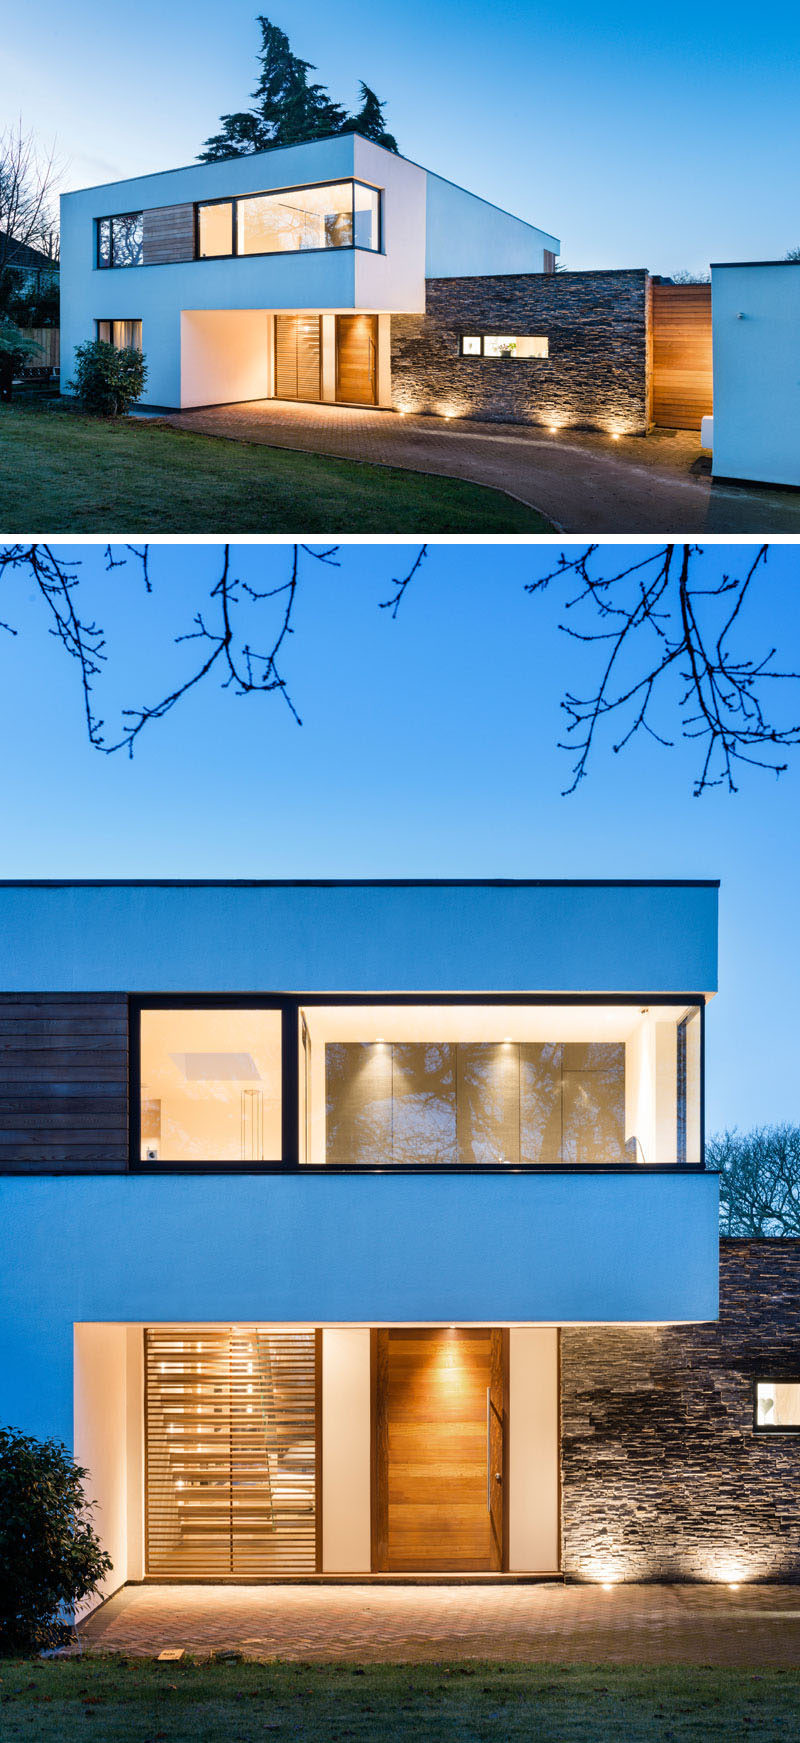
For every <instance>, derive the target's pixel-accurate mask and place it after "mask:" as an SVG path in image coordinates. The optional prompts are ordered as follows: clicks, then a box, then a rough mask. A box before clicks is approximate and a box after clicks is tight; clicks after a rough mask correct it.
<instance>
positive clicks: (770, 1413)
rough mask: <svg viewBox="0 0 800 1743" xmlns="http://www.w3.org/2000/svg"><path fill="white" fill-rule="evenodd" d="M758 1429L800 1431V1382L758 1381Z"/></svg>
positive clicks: (763, 1430)
mask: <svg viewBox="0 0 800 1743" xmlns="http://www.w3.org/2000/svg"><path fill="white" fill-rule="evenodd" d="M756 1428H757V1429H758V1430H760V1431H761V1432H762V1433H769V1432H770V1431H772V1430H780V1429H797V1430H798V1431H800V1380H757V1381H756Z"/></svg>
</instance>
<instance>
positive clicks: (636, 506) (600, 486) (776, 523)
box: [164, 400, 800, 535]
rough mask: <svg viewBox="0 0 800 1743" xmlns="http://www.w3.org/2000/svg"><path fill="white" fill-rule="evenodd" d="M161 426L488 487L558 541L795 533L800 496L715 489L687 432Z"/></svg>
mask: <svg viewBox="0 0 800 1743" xmlns="http://www.w3.org/2000/svg"><path fill="white" fill-rule="evenodd" d="M164 421H165V422H166V423H169V424H172V425H174V426H175V427H176V428H178V429H186V430H193V431H195V432H197V433H205V434H208V435H212V436H222V437H227V438H229V439H230V440H233V441H239V442H264V443H266V444H267V445H268V446H271V447H275V448H295V449H300V450H304V451H305V452H307V453H314V454H329V455H333V456H336V457H338V458H341V459H346V460H367V461H370V462H372V464H374V465H380V466H400V467H403V468H405V469H407V470H410V471H414V472H435V473H439V474H444V475H445V476H447V477H452V478H463V479H467V480H469V481H471V482H472V483H475V484H488V485H492V486H493V487H494V488H495V489H497V490H505V491H507V492H508V493H509V495H511V496H516V497H519V499H520V500H521V501H522V502H525V503H527V504H528V505H529V506H530V507H532V508H537V509H539V511H540V512H541V513H542V514H543V515H545V516H546V517H547V519H548V520H550V521H552V522H553V524H554V526H555V527H556V528H557V529H558V530H559V531H564V532H570V533H660V534H662V535H663V534H665V533H686V534H698V533H711V532H713V533H755V534H758V533H763V534H768V533H778V532H783V533H790V532H795V533H800V490H784V489H767V488H761V489H759V488H757V487H755V486H750V485H737V484H717V483H714V482H713V481H712V479H711V476H710V460H709V457H708V455H707V454H704V453H703V451H702V450H701V448H700V444H699V440H698V438H697V437H696V436H694V435H692V434H691V433H690V432H688V431H685V430H679V431H674V430H657V431H655V432H653V434H652V435H650V436H644V437H636V436H622V437H620V439H619V440H618V441H614V440H613V439H612V438H611V437H610V436H605V435H592V434H579V433H575V432H571V433H570V434H569V435H567V434H564V435H557V436H552V435H548V434H546V433H540V432H539V431H536V432H534V431H532V430H528V429H525V428H524V427H523V426H521V425H517V424H479V423H475V422H473V421H472V420H471V419H466V418H451V419H447V420H445V419H443V418H423V417H411V416H408V417H403V416H400V415H399V414H398V413H395V412H385V411H371V410H362V409H360V408H358V407H352V406H317V405H292V404H290V403H288V402H286V401H276V400H255V401H252V402H250V403H248V404H246V405H233V406H211V407H207V408H205V409H203V410H200V411H186V412H175V413H172V414H165V418H164ZM213 530H214V531H219V532H224V528H222V527H220V528H214V529H213ZM290 530H294V531H297V532H302V528H301V527H298V528H295V529H290ZM386 531H387V533H391V532H392V531H393V528H392V527H391V526H387V528H386Z"/></svg>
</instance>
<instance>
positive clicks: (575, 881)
mask: <svg viewBox="0 0 800 1743" xmlns="http://www.w3.org/2000/svg"><path fill="white" fill-rule="evenodd" d="M719 887H720V880H719V878H0V889H3V890H20V889H21V890H116V889H122V890H138V889H143V890H183V889H189V890H206V889H208V890H295V889H301V890H350V889H354V890H360V889H366V890H373V889H374V890H396V889H400V890H408V889H411V890H416V889H423V890H427V889H442V890H447V889H456V890H484V889H486V890H530V889H533V890H538V889H557V890H558V889H568V890H569V889H578V890H582V889H589V890H595V889H596V890H613V889H626V890H640V889H652V890H669V889H708V890H718V889H719Z"/></svg>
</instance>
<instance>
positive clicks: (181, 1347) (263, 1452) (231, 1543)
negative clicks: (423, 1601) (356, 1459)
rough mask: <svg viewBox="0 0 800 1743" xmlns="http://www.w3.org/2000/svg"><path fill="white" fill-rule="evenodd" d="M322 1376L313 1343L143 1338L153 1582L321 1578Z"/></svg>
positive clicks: (302, 1338)
mask: <svg viewBox="0 0 800 1743" xmlns="http://www.w3.org/2000/svg"><path fill="white" fill-rule="evenodd" d="M318 1368H319V1356H318V1338H317V1335H316V1334H315V1333H314V1332H313V1331H307V1332H306V1331H303V1332H299V1331H274V1330H268V1329H259V1328H258V1327H248V1328H247V1329H244V1328H242V1327H237V1328H235V1329H234V1328H231V1329H229V1330H212V1331H206V1330H203V1329H201V1328H199V1327H192V1326H185V1327H181V1328H178V1329H177V1330H172V1331H167V1330H148V1331H147V1332H146V1333H145V1386H146V1436H145V1438H146V1471H147V1484H146V1496H147V1503H146V1533H147V1573H148V1574H150V1575H156V1576H158V1577H161V1578H164V1577H172V1578H176V1577H177V1578H187V1577H195V1578H205V1577H209V1578H218V1579H219V1578H224V1577H226V1576H228V1577H230V1576H231V1575H233V1576H236V1577H238V1578H243V1577H247V1578H250V1579H257V1578H258V1577H259V1576H270V1575H272V1576H274V1575H280V1574H293V1573H313V1572H315V1570H316V1568H317V1560H318V1554H317V1539H318V1532H317V1510H318V1509H317V1487H318V1472H317V1464H318V1450H317V1449H318V1436H317V1415H318V1411H317V1389H318Z"/></svg>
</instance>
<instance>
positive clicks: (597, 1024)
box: [300, 1005, 701, 1167]
mask: <svg viewBox="0 0 800 1743" xmlns="http://www.w3.org/2000/svg"><path fill="white" fill-rule="evenodd" d="M300 1136H301V1144H300V1159H301V1162H306V1163H309V1164H311V1165H313V1166H317V1167H319V1166H326V1165H328V1166H346V1167H353V1166H358V1165H361V1166H364V1167H382V1166H387V1165H388V1166H396V1167H397V1166H401V1167H409V1166H420V1165H422V1166H426V1165H427V1166H437V1167H441V1166H456V1167H487V1166H489V1167H491V1166H502V1165H508V1166H512V1167H513V1166H520V1165H521V1166H528V1167H530V1166H541V1167H553V1166H556V1167H558V1166H567V1167H569V1166H598V1165H601V1166H602V1165H605V1166H610V1167H613V1166H619V1165H620V1164H625V1163H640V1164H644V1165H647V1164H653V1163H655V1164H660V1165H666V1166H673V1165H675V1164H676V1163H695V1164H697V1163H699V1162H700V1159H701V1157H700V1014H699V1010H698V1009H697V1007H685V1006H683V1005H669V1006H665V1005H654V1006H650V1007H645V1008H642V1007H639V1006H631V1005H628V1006H614V1005H595V1006H586V1005H584V1006H566V1005H565V1006H546V1005H528V1006H519V1005H509V1006H504V1005H492V1006H478V1005H456V1006H441V1005H439V1006H437V1005H422V1006H388V1005H374V1006H333V1005H331V1006H306V1007H304V1008H303V1009H302V1011H301V1014H300Z"/></svg>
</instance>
